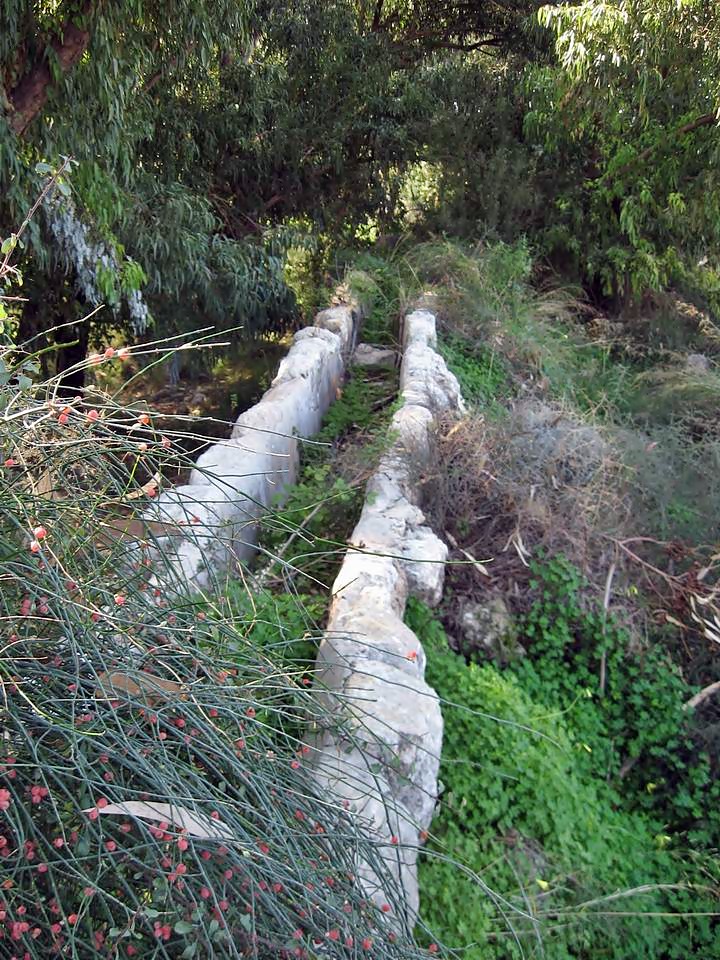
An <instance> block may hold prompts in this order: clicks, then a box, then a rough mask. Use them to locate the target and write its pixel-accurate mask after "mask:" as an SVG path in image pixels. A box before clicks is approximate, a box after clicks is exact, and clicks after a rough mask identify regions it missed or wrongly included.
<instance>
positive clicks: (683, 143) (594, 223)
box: [525, 0, 720, 309]
mask: <svg viewBox="0 0 720 960" xmlns="http://www.w3.org/2000/svg"><path fill="white" fill-rule="evenodd" d="M540 20H541V22H542V23H543V24H546V25H547V26H548V27H549V28H550V29H551V30H552V31H553V33H554V36H555V51H556V55H557V63H553V64H552V65H549V66H546V67H544V68H542V69H538V70H535V71H533V72H532V73H531V74H530V76H529V83H528V95H529V97H530V102H529V111H528V113H527V115H526V118H525V119H526V129H527V133H528V136H529V137H531V138H532V139H533V140H534V142H536V143H537V144H538V147H539V148H540V149H541V150H542V151H543V153H544V154H545V155H546V156H547V158H548V160H549V161H550V162H552V163H554V164H555V169H556V170H557V178H558V181H557V191H556V195H555V198H554V211H553V213H552V214H551V215H550V216H548V218H547V222H546V223H545V224H543V227H542V230H541V234H542V237H543V242H544V243H545V244H546V246H547V248H548V249H549V250H550V251H551V252H552V251H554V252H556V253H562V254H564V255H569V256H570V257H571V258H572V259H573V260H574V262H575V264H576V266H577V267H579V269H580V271H581V272H582V273H583V274H584V276H585V277H586V279H587V280H588V281H590V282H591V283H594V284H595V285H596V286H597V288H599V290H600V291H601V292H602V293H603V294H605V295H610V294H612V295H614V297H615V299H616V302H617V303H618V305H621V304H628V303H629V301H630V300H631V299H632V298H633V297H635V298H637V296H638V295H640V294H642V293H643V292H644V291H646V290H648V289H655V290H657V289H660V288H662V287H663V286H666V285H667V284H668V283H671V282H678V281H684V282H685V283H687V284H690V285H693V286H695V287H699V288H701V289H703V290H704V291H705V293H706V295H707V296H708V297H709V298H710V301H711V303H712V305H713V306H714V307H715V309H717V305H718V299H717V296H718V290H719V286H718V275H717V249H718V241H720V234H718V224H720V215H719V214H720V209H719V208H718V197H719V196H720V194H719V192H718V174H717V171H718V158H719V147H720V137H719V136H718V125H717V124H718V115H719V111H720V56H719V55H718V50H719V49H720V33H719V32H718V30H719V24H718V18H717V11H716V9H715V7H714V5H713V4H711V3H706V2H705V0H681V2H676V0H662V2H655V0H616V2H612V3H606V2H599V0H586V2H584V3H579V4H570V5H554V6H546V7H543V8H542V10H541V11H540Z"/></svg>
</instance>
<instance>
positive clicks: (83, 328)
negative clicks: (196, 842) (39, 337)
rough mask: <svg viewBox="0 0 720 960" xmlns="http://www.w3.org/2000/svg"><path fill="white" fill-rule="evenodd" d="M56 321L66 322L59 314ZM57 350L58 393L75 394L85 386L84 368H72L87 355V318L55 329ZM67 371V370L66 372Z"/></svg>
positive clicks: (88, 333)
mask: <svg viewBox="0 0 720 960" xmlns="http://www.w3.org/2000/svg"><path fill="white" fill-rule="evenodd" d="M57 320H58V323H65V322H67V318H66V317H62V316H59V317H58V318H57ZM54 336H55V343H56V344H57V346H58V351H57V367H56V370H57V375H58V377H60V387H59V391H58V392H59V393H61V394H63V395H75V394H76V393H77V392H78V391H79V390H82V389H83V387H84V386H85V370H84V369H82V370H73V369H72V368H73V367H76V366H77V365H78V364H80V363H82V362H83V360H84V359H85V357H86V356H87V349H88V339H89V336H90V324H89V323H88V321H87V320H82V321H81V322H80V323H74V324H72V326H66V327H62V329H59V330H55V333H54ZM66 371H69V372H66Z"/></svg>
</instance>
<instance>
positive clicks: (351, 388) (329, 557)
mask: <svg viewBox="0 0 720 960" xmlns="http://www.w3.org/2000/svg"><path fill="white" fill-rule="evenodd" d="M395 407H396V398H395V388H394V377H393V375H392V374H391V373H389V372H388V373H385V374H379V375H377V376H370V375H368V374H366V373H365V372H364V371H362V370H361V369H360V368H351V369H350V371H349V379H348V381H347V382H346V383H345V385H344V386H343V388H342V391H341V393H340V396H339V397H338V399H337V400H336V401H335V403H334V404H333V405H332V406H331V407H330V408H329V410H328V412H327V414H326V415H325V418H324V420H323V425H322V427H321V429H320V431H319V432H318V433H317V434H316V436H315V437H314V438H313V440H312V442H311V443H307V444H305V445H304V446H303V449H302V461H301V469H300V472H299V475H298V480H297V483H296V484H295V485H294V486H293V487H292V488H291V489H290V490H289V491H288V494H287V497H286V499H285V500H284V503H282V505H280V504H277V505H276V506H275V507H274V509H273V510H272V512H271V513H269V514H268V515H267V516H266V517H265V518H264V520H263V525H262V532H261V542H260V546H261V551H262V554H263V555H264V556H265V557H266V558H267V562H268V563H269V566H268V571H269V572H270V575H271V577H272V578H273V581H274V582H275V583H276V584H277V585H284V586H285V587H286V588H288V589H290V593H291V595H292V593H293V591H296V590H299V591H301V592H303V593H307V592H310V593H320V594H321V595H323V596H327V595H328V593H329V589H330V587H331V586H332V581H333V579H334V577H335V574H336V572H337V569H338V568H339V566H340V563H341V561H342V558H343V556H344V553H345V549H346V541H347V539H348V537H349V536H350V534H351V533H352V530H353V527H354V526H355V522H356V520H357V518H358V516H359V513H360V509H361V507H362V501H363V492H364V487H365V483H366V481H367V479H368V478H369V476H370V474H371V473H372V471H373V470H374V468H375V466H376V465H377V463H378V461H379V459H380V457H381V455H382V452H383V451H384V449H385V448H386V445H387V443H388V425H389V422H390V419H391V417H392V414H393V412H394V410H395ZM291 585H292V586H291Z"/></svg>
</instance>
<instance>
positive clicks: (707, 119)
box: [607, 113, 718, 180]
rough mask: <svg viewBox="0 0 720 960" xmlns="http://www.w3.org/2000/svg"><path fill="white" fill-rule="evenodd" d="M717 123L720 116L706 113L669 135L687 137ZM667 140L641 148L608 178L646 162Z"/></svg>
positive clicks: (617, 175) (613, 177)
mask: <svg viewBox="0 0 720 960" xmlns="http://www.w3.org/2000/svg"><path fill="white" fill-rule="evenodd" d="M717 123H718V118H717V116H716V115H715V114H714V113H704V114H703V115H702V116H701V117H697V118H696V119H695V120H691V121H690V122H689V123H685V124H683V125H682V126H681V127H678V128H677V130H674V131H673V132H672V133H671V134H670V135H669V137H672V138H673V139H676V138H679V137H685V136H687V134H688V133H692V132H693V131H694V130H698V129H699V128H700V127H711V126H713V125H715V124H717ZM668 139H669V138H668ZM665 142H667V141H661V142H659V143H654V144H653V145H652V146H651V147H646V148H645V149H644V150H641V151H640V153H639V154H638V155H637V156H636V157H633V159H632V160H630V161H629V162H628V163H624V164H623V165H622V166H621V167H619V168H618V169H617V170H614V171H613V172H612V173H608V174H607V177H608V179H609V180H614V179H615V177H619V176H620V175H621V174H623V173H625V172H626V171H628V170H629V169H630V168H631V167H634V166H635V164H636V163H644V162H645V160H647V159H649V158H650V157H651V156H652V155H653V153H655V151H656V150H659V149H660V147H661V146H663V143H665Z"/></svg>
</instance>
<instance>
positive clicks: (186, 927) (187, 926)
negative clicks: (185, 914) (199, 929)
mask: <svg viewBox="0 0 720 960" xmlns="http://www.w3.org/2000/svg"><path fill="white" fill-rule="evenodd" d="M173 930H174V931H175V933H179V934H184V933H192V931H193V930H194V927H193V925H192V924H191V923H190V922H189V921H188V920H178V921H177V923H176V924H175V926H174V927H173ZM183 956H185V954H183ZM190 956H192V954H190Z"/></svg>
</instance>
